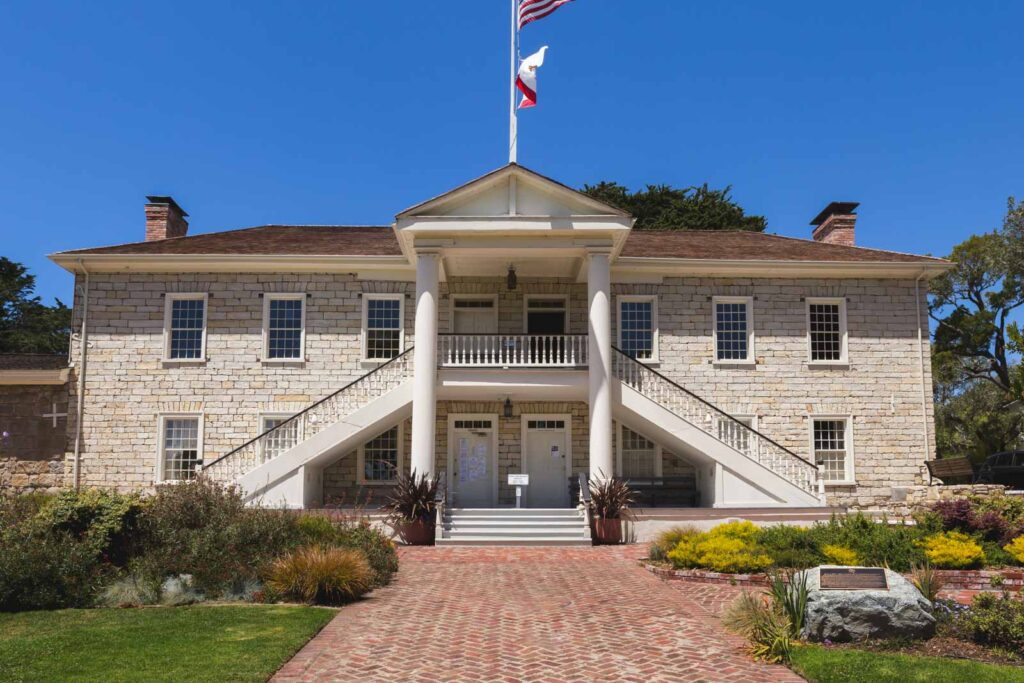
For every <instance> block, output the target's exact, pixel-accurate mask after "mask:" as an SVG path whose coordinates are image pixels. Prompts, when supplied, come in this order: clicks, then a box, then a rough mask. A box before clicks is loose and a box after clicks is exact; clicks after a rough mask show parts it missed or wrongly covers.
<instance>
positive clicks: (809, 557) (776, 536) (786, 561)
mask: <svg viewBox="0 0 1024 683" xmlns="http://www.w3.org/2000/svg"><path fill="white" fill-rule="evenodd" d="M756 540H757V543H758V545H760V546H761V547H763V548H764V549H765V552H767V553H768V554H769V555H770V556H771V558H772V562H773V563H774V564H775V566H776V567H791V568H794V569H806V568H808V567H815V566H817V565H819V564H821V562H822V560H823V559H824V558H823V557H822V556H821V553H820V551H819V550H818V547H817V545H815V543H814V538H813V537H812V536H811V534H810V530H809V529H807V528H806V527H799V526H790V525H787V524H776V525H774V526H769V527H762V528H761V529H759V530H758V534H757V539H756Z"/></svg>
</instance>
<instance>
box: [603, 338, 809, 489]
mask: <svg viewBox="0 0 1024 683" xmlns="http://www.w3.org/2000/svg"><path fill="white" fill-rule="evenodd" d="M612 372H613V374H614V375H615V377H617V378H618V379H619V380H621V381H622V383H623V384H626V385H628V386H630V387H632V388H633V389H635V390H636V391H637V392H639V393H641V394H643V395H644V396H646V397H647V398H649V399H651V400H652V401H654V402H655V403H657V404H659V405H661V406H662V407H663V408H665V409H666V410H668V411H670V412H672V413H675V414H676V415H678V416H679V417H681V418H683V419H684V420H686V421H687V422H689V423H690V424H692V425H693V426H695V427H697V428H699V429H701V430H703V431H704V432H706V433H708V434H709V435H711V436H713V437H714V438H716V439H718V440H719V441H721V442H723V443H724V444H726V445H727V446H730V447H731V448H733V449H734V450H737V451H739V452H740V453H743V454H744V455H746V456H747V457H748V458H750V459H751V460H754V461H756V462H758V463H760V464H761V465H764V466H765V467H767V468H768V469H770V470H771V471H772V472H775V473H776V474H778V475H779V476H781V477H782V478H783V479H786V480H787V481H789V482H791V483H793V484H795V485H796V486H798V487H800V488H801V489H803V490H804V491H807V492H808V493H811V494H814V495H816V496H818V498H819V499H821V500H824V495H825V490H824V489H825V487H824V480H822V479H821V473H820V470H819V468H818V466H817V465H815V464H814V463H812V462H810V461H808V460H806V459H804V458H802V457H800V456H799V455H797V454H796V453H794V452H793V451H791V450H789V449H788V448H786V447H785V446H781V445H779V444H778V443H776V442H775V441H773V440H772V439H770V438H768V437H767V436H765V435H764V434H761V433H760V432H758V431H757V430H755V429H754V428H752V427H750V426H749V425H746V424H744V423H743V422H740V421H739V420H737V419H736V418H734V417H733V416H731V415H729V414H728V413H726V412H725V411H723V410H720V409H719V408H717V407H715V406H714V405H712V404H711V403H708V402H707V401H705V400H704V399H702V398H701V397H700V396H697V395H696V394H694V393H693V392H691V391H689V390H688V389H684V388H683V387H681V386H679V385H678V384H676V383H675V382H673V381H672V380H670V379H668V378H667V377H665V376H664V375H662V374H660V373H658V372H656V371H654V370H653V369H651V368H649V367H647V366H646V365H644V364H643V363H640V362H638V361H637V360H636V359H634V358H631V357H630V356H629V355H627V354H625V353H623V352H622V351H620V350H619V349H614V353H613V357H612Z"/></svg>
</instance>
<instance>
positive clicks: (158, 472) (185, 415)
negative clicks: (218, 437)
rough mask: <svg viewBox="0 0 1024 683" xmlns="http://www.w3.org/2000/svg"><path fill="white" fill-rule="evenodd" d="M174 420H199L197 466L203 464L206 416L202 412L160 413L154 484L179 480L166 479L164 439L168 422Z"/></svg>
mask: <svg viewBox="0 0 1024 683" xmlns="http://www.w3.org/2000/svg"><path fill="white" fill-rule="evenodd" d="M174 419H183V420H187V419H195V420H197V423H198V426H197V432H196V464H197V465H202V464H203V428H204V423H205V422H206V419H205V415H204V414H203V413H202V412H170V413H159V414H158V415H157V418H156V430H157V434H156V467H155V472H154V477H155V478H154V482H155V483H157V484H173V483H177V482H178V481H182V480H179V479H165V478H164V472H165V469H166V465H167V463H166V457H165V454H164V446H165V444H164V437H165V433H164V432H165V431H166V429H165V424H166V422H167V420H174Z"/></svg>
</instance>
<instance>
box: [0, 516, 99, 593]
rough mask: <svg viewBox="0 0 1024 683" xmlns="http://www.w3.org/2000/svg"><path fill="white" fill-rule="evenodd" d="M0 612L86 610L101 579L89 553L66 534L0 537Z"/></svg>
mask: <svg viewBox="0 0 1024 683" xmlns="http://www.w3.org/2000/svg"><path fill="white" fill-rule="evenodd" d="M0 547H2V548H3V552H0V611H5V612H6V611H20V610H37V609H60V608H64V607H88V606H89V605H90V604H92V601H93V598H94V596H95V594H96V591H97V589H98V588H99V586H100V585H101V584H102V581H103V573H104V572H103V566H102V565H101V563H100V561H99V559H98V557H97V555H96V552H95V550H94V549H93V548H92V547H91V546H90V545H89V544H87V543H85V542H83V541H79V540H78V539H76V538H74V537H73V536H72V535H71V534H68V533H66V532H56V533H33V532H32V530H30V529H28V528H26V527H25V526H24V525H23V526H22V527H16V528H13V529H7V530H5V532H4V533H3V534H2V536H0Z"/></svg>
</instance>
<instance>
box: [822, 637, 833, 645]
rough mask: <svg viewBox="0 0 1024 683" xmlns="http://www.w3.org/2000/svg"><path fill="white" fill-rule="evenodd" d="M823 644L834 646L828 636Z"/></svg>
mask: <svg viewBox="0 0 1024 683" xmlns="http://www.w3.org/2000/svg"><path fill="white" fill-rule="evenodd" d="M822 645H824V646H825V647H831V646H832V641H831V640H830V639H828V638H826V639H825V640H823V641H822Z"/></svg>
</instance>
